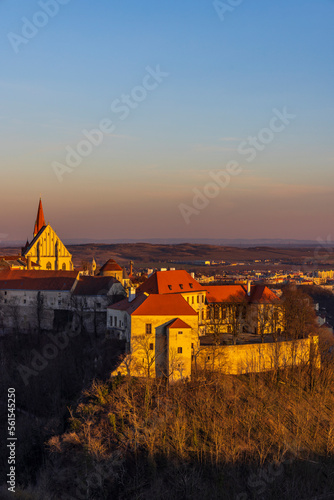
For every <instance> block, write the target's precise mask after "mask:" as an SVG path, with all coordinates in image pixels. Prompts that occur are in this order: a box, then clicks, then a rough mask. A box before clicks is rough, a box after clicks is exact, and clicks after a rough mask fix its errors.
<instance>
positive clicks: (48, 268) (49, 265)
mask: <svg viewBox="0 0 334 500" xmlns="http://www.w3.org/2000/svg"><path fill="white" fill-rule="evenodd" d="M46 269H47V270H48V271H50V270H51V262H48V263H47V264H46Z"/></svg>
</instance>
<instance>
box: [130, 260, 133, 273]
mask: <svg viewBox="0 0 334 500" xmlns="http://www.w3.org/2000/svg"><path fill="white" fill-rule="evenodd" d="M132 275H133V261H132V260H130V276H132Z"/></svg>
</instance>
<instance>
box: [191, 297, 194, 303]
mask: <svg viewBox="0 0 334 500" xmlns="http://www.w3.org/2000/svg"><path fill="white" fill-rule="evenodd" d="M191 303H192V304H193V303H194V296H192V297H191Z"/></svg>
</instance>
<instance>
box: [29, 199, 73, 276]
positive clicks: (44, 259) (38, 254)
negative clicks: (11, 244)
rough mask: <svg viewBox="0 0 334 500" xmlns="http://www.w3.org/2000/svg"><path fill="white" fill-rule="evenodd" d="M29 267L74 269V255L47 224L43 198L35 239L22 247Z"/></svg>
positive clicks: (38, 211) (57, 269)
mask: <svg viewBox="0 0 334 500" xmlns="http://www.w3.org/2000/svg"><path fill="white" fill-rule="evenodd" d="M22 257H23V258H24V259H25V260H26V262H27V269H28V270H30V269H32V268H33V267H34V268H35V269H39V270H42V271H72V270H73V263H72V255H71V254H70V252H69V251H68V250H67V248H66V247H65V245H64V244H63V243H62V241H61V240H60V238H59V237H58V235H57V234H56V232H55V231H54V230H53V229H52V227H51V226H50V225H49V224H46V222H45V219H44V212H43V206H42V200H41V199H40V200H39V205H38V210H37V217H36V222H35V226H34V233H33V239H32V241H31V242H30V243H29V242H28V241H27V243H26V245H25V247H24V248H23V249H22Z"/></svg>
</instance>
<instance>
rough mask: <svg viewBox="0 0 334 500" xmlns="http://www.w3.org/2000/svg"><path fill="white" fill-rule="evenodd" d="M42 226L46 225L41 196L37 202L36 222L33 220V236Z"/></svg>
mask: <svg viewBox="0 0 334 500" xmlns="http://www.w3.org/2000/svg"><path fill="white" fill-rule="evenodd" d="M43 226H46V224H45V219H44V212H43V206H42V200H41V198H40V199H39V204H38V210H37V217H36V222H35V227H34V237H35V236H36V234H37V233H39V232H40V230H41V229H42V227H43Z"/></svg>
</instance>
